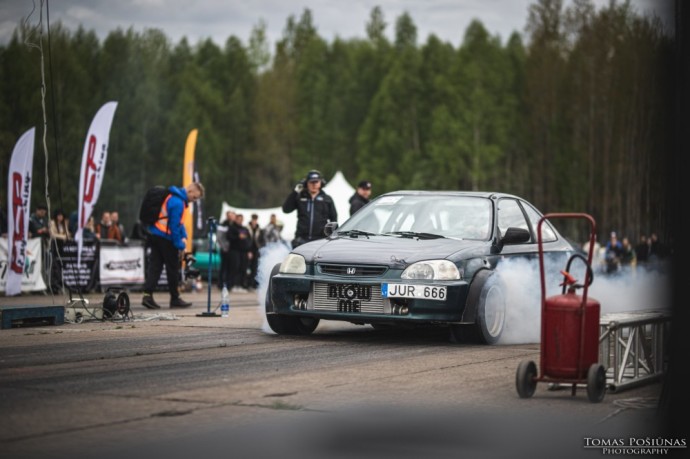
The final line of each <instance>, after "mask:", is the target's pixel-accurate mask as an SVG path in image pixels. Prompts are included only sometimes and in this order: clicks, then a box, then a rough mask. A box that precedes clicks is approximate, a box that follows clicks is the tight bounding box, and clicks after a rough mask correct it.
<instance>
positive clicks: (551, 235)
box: [522, 201, 557, 242]
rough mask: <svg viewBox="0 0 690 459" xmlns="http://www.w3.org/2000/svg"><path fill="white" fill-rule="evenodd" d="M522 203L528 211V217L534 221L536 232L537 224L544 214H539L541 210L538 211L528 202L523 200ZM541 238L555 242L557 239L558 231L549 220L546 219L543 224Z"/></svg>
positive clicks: (543, 240)
mask: <svg viewBox="0 0 690 459" xmlns="http://www.w3.org/2000/svg"><path fill="white" fill-rule="evenodd" d="M522 205H523V207H524V208H525V212H527V218H529V220H530V222H531V223H532V228H534V232H535V234H536V232H537V224H538V223H539V219H541V217H542V216H541V214H539V212H537V211H536V210H535V209H534V208H533V207H532V206H531V205H529V204H527V203H526V202H524V201H523V203H522ZM541 240H542V242H553V241H555V240H557V237H556V232H555V231H554V230H553V227H552V226H551V223H549V221H548V220H546V221H545V222H544V223H542V225H541Z"/></svg>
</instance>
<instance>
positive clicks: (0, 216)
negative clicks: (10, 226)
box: [0, 205, 7, 237]
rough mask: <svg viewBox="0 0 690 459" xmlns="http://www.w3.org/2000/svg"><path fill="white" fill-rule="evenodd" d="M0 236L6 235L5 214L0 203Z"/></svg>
mask: <svg viewBox="0 0 690 459" xmlns="http://www.w3.org/2000/svg"><path fill="white" fill-rule="evenodd" d="M0 236H3V237H5V236H7V214H6V213H5V209H4V208H3V207H2V205H0Z"/></svg>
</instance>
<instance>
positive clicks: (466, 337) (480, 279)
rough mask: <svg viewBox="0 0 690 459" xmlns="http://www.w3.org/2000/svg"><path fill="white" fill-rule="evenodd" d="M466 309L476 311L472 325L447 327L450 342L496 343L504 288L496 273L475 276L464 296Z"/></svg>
mask: <svg viewBox="0 0 690 459" xmlns="http://www.w3.org/2000/svg"><path fill="white" fill-rule="evenodd" d="M468 308H471V309H473V310H474V311H476V313H475V317H474V324H472V325H468V324H460V325H451V326H450V333H451V341H453V342H457V343H479V344H496V343H497V342H498V340H499V338H500V337H501V334H502V333H503V329H504V327H505V318H506V296H505V286H504V284H503V281H502V280H501V279H500V277H499V276H498V274H496V273H495V272H493V271H488V270H483V271H480V272H478V273H477V274H476V275H475V277H474V280H473V281H472V285H471V286H470V292H469V293H468V295H467V304H466V305H465V309H466V310H467V309H468Z"/></svg>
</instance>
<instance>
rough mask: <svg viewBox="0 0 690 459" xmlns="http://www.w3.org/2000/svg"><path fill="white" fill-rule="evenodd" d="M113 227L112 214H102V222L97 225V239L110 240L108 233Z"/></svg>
mask: <svg viewBox="0 0 690 459" xmlns="http://www.w3.org/2000/svg"><path fill="white" fill-rule="evenodd" d="M111 225H112V222H111V221H110V212H103V213H102V214H101V221H99V222H98V223H97V224H96V237H97V238H98V239H100V240H104V239H110V238H109V237H108V232H109V231H110V226H111Z"/></svg>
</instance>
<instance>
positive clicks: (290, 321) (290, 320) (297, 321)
mask: <svg viewBox="0 0 690 459" xmlns="http://www.w3.org/2000/svg"><path fill="white" fill-rule="evenodd" d="M279 269H280V264H277V265H275V266H274V267H273V269H272V270H271V276H270V277H269V281H268V288H267V289H266V298H265V300H264V307H265V310H266V321H267V322H268V326H269V327H271V330H273V331H274V332H275V333H276V334H278V335H310V334H311V333H312V332H313V331H314V330H316V327H318V325H319V319H315V318H312V317H294V316H286V315H284V314H273V313H271V312H269V311H273V304H272V303H271V282H272V280H273V276H275V275H276V274H278V270H279Z"/></svg>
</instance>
